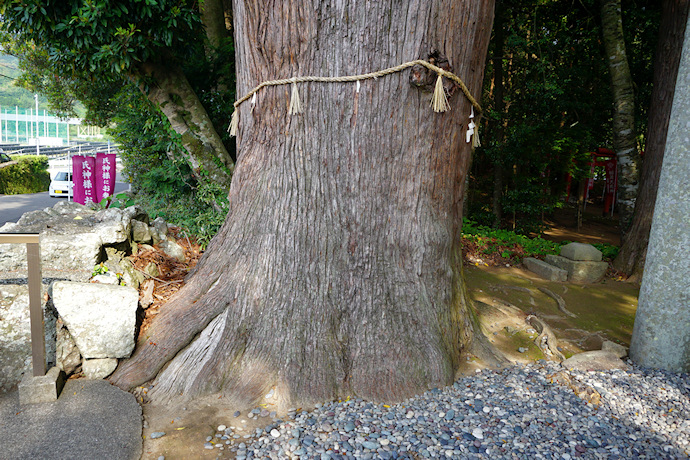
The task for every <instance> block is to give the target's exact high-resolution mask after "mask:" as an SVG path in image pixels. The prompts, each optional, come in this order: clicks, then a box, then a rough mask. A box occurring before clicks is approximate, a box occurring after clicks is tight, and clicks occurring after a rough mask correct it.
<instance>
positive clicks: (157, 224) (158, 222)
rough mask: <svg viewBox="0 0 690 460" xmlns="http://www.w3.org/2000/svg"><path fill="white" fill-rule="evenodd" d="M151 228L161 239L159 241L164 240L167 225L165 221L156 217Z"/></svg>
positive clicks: (166, 234)
mask: <svg viewBox="0 0 690 460" xmlns="http://www.w3.org/2000/svg"><path fill="white" fill-rule="evenodd" d="M151 226H152V227H153V228H155V229H156V231H158V235H159V236H160V237H161V239H166V237H167V236H168V224H167V222H165V220H163V218H162V217H156V218H155V219H153V222H151Z"/></svg>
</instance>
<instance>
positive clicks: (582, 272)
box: [546, 254, 609, 283]
mask: <svg viewBox="0 0 690 460" xmlns="http://www.w3.org/2000/svg"><path fill="white" fill-rule="evenodd" d="M546 262H547V263H549V264H551V265H554V266H556V267H558V268H562V269H563V270H566V271H567V272H568V281H570V282H572V283H596V282H597V281H599V280H601V279H602V278H603V277H604V275H605V274H606V270H607V269H608V268H609V264H608V263H606V262H579V261H575V260H570V259H567V258H565V257H562V256H555V255H553V254H549V255H547V256H546Z"/></svg>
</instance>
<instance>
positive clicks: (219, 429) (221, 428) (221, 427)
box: [216, 425, 227, 432]
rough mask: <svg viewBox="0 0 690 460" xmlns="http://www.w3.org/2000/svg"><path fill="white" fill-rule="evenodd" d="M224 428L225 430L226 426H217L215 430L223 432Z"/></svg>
mask: <svg viewBox="0 0 690 460" xmlns="http://www.w3.org/2000/svg"><path fill="white" fill-rule="evenodd" d="M226 428H227V426H225V425H218V428H216V430H217V431H220V432H223V431H225V429H226Z"/></svg>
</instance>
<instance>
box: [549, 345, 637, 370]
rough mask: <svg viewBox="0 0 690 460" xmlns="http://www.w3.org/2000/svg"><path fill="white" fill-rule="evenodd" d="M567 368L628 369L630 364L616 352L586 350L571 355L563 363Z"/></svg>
mask: <svg viewBox="0 0 690 460" xmlns="http://www.w3.org/2000/svg"><path fill="white" fill-rule="evenodd" d="M561 364H562V365H563V367H565V368H566V369H575V370H580V371H590V370H591V371H606V370H611V369H628V365H627V364H625V363H624V362H623V361H621V360H620V358H618V356H616V355H615V354H613V353H611V352H609V351H604V350H595V351H585V352H584V353H578V354H576V355H573V356H571V357H570V358H568V359H566V360H565V361H563V362H562V363H561Z"/></svg>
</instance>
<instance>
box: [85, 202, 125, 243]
mask: <svg viewBox="0 0 690 460" xmlns="http://www.w3.org/2000/svg"><path fill="white" fill-rule="evenodd" d="M94 219H95V222H96V225H95V226H94V232H95V233H96V234H97V235H98V236H100V237H101V240H102V241H103V244H106V245H113V244H117V243H124V242H125V241H129V237H130V235H131V234H132V223H131V220H130V219H129V218H128V216H126V215H125V214H124V213H123V212H122V210H120V209H117V208H109V209H103V210H101V211H98V212H96V214H94Z"/></svg>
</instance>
